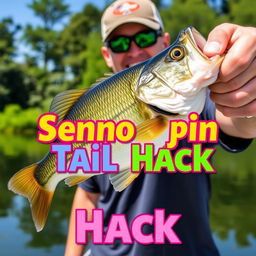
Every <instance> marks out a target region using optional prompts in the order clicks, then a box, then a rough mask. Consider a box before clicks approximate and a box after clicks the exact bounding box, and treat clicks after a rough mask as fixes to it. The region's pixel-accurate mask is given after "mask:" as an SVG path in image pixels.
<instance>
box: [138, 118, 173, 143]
mask: <svg viewBox="0 0 256 256" xmlns="http://www.w3.org/2000/svg"><path fill="white" fill-rule="evenodd" d="M168 124H169V122H168V119H167V118H165V117H164V116H160V115H159V116H156V117H154V118H152V119H149V120H146V121H145V122H143V123H141V124H139V125H138V126H137V133H136V137H135V141H137V142H149V141H152V140H154V139H155V138H157V137H159V136H160V135H161V134H162V133H163V132H164V130H165V129H166V128H167V127H168Z"/></svg>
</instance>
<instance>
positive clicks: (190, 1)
mask: <svg viewBox="0 0 256 256" xmlns="http://www.w3.org/2000/svg"><path fill="white" fill-rule="evenodd" d="M161 14H162V17H163V20H164V23H165V29H166V31H167V32H169V33H170V34H171V36H172V38H173V40H174V39H175V38H176V37H177V35H178V33H179V31H180V30H182V29H184V28H185V27H188V26H191V25H192V26H194V27H195V28H196V29H197V30H199V31H200V33H202V34H203V35H204V36H207V34H208V33H209V31H210V30H211V29H212V28H213V27H214V26H216V25H217V24H219V23H221V22H223V21H224V20H225V19H224V18H223V17H218V16H217V14H216V12H215V11H214V10H213V9H212V8H210V7H209V6H208V5H207V4H206V3H205V2H204V1H202V0H173V4H172V5H171V6H170V7H169V8H166V9H164V10H162V11H161Z"/></svg>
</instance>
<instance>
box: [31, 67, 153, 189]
mask: <svg viewBox="0 0 256 256" xmlns="http://www.w3.org/2000/svg"><path fill="white" fill-rule="evenodd" d="M143 67H144V65H139V66H136V67H134V68H133V69H132V70H131V71H132V72H127V71H123V72H121V73H119V74H120V75H119V76H115V77H113V78H112V77H110V78H108V79H106V80H105V81H103V82H101V83H100V84H98V85H96V86H95V87H93V88H92V89H90V90H89V91H87V92H86V93H85V94H84V95H82V96H81V97H80V98H79V99H78V101H77V103H76V104H75V105H74V106H73V107H72V108H71V109H70V111H69V113H68V114H67V115H66V117H65V120H71V121H76V120H94V121H95V120H113V121H115V122H118V121H121V120H126V119H128V120H131V121H132V122H133V123H134V124H135V125H136V124H138V123H141V122H143V121H144V120H146V119H147V118H148V117H149V115H148V114H146V113H144V112H143V111H141V110H142V105H144V103H142V102H140V101H139V100H137V99H136V98H135V95H134V93H133V92H134V88H135V82H136V79H135V78H136V77H138V75H139V73H140V71H141V69H142V68H143ZM94 109H97V110H99V111H97V112H95V111H94ZM58 142H60V141H55V142H54V143H58ZM78 147H84V148H87V149H88V148H89V144H88V143H73V149H74V148H78ZM69 158H70V157H67V159H68V160H69ZM42 170H44V171H42ZM55 173H56V154H52V153H48V154H47V155H46V157H45V158H43V159H42V161H41V162H39V164H38V167H37V168H36V170H35V174H34V175H35V178H36V180H37V182H38V183H39V184H40V185H42V186H44V185H45V184H46V183H47V182H48V181H49V179H50V178H51V176H52V175H53V174H55Z"/></svg>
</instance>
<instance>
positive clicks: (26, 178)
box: [8, 164, 54, 232]
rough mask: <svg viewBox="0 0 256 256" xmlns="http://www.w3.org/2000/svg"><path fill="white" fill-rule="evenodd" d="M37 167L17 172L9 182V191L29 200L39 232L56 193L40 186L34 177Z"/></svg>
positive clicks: (35, 165)
mask: <svg viewBox="0 0 256 256" xmlns="http://www.w3.org/2000/svg"><path fill="white" fill-rule="evenodd" d="M36 167H37V164H33V165H30V166H28V167H25V168H23V169H22V170H20V171H19V172H17V173H16V174H15V175H14V176H13V177H12V178H11V179H10V180H9V182H8V189H9V190H11V191H13V192H14V193H17V194H20V195H22V196H24V197H27V198H28V200H29V202H30V206H31V211H32V217H33V221H34V223H35V226H36V230H37V232H39V231H41V230H42V229H43V227H44V225H45V222H46V219H47V216H48V212H49V208H50V204H51V201H52V197H53V193H54V192H53V191H48V190H47V189H45V188H44V187H43V186H41V185H40V184H38V182H37V180H36V179H35V176H34V173H35V169H36Z"/></svg>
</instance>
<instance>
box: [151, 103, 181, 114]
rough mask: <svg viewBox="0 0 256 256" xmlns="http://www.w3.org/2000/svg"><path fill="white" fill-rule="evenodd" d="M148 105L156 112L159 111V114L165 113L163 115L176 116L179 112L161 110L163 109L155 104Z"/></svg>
mask: <svg viewBox="0 0 256 256" xmlns="http://www.w3.org/2000/svg"><path fill="white" fill-rule="evenodd" d="M148 106H149V107H150V108H151V109H152V110H153V111H155V112H156V113H159V114H162V115H165V116H178V115H179V113H172V112H168V111H165V110H163V109H161V108H158V107H156V106H154V105H150V104H148Z"/></svg>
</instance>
